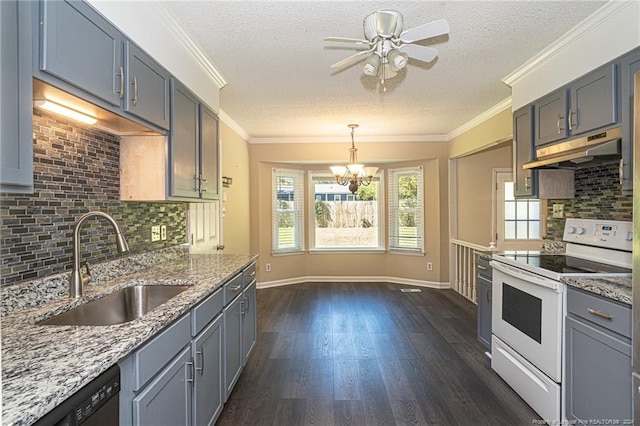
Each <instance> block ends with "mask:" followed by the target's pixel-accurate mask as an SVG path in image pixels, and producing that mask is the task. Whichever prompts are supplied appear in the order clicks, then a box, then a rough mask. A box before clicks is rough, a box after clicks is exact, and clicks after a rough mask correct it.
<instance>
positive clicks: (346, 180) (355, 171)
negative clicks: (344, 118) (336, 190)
mask: <svg viewBox="0 0 640 426" xmlns="http://www.w3.org/2000/svg"><path fill="white" fill-rule="evenodd" d="M349 128H350V129H351V148H349V164H347V165H346V166H331V167H330V168H331V173H333V175H334V176H335V177H336V182H338V184H339V185H344V186H347V185H349V191H351V193H352V194H355V193H356V192H357V191H358V187H360V186H368V185H369V184H370V183H371V179H373V176H374V175H375V174H376V172H377V171H378V168H377V167H365V166H364V164H360V163H358V148H356V146H355V143H354V141H353V134H354V132H355V130H356V129H357V128H358V125H357V124H349Z"/></svg>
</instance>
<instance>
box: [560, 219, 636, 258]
mask: <svg viewBox="0 0 640 426" xmlns="http://www.w3.org/2000/svg"><path fill="white" fill-rule="evenodd" d="M562 240H563V241H566V242H568V243H576V244H586V245H590V246H595V247H602V248H608V249H614V250H624V251H631V249H632V244H633V223H632V222H625V221H617V220H599V219H576V218H567V220H566V222H565V225H564V235H563V237H562Z"/></svg>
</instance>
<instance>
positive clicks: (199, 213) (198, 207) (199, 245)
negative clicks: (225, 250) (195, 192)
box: [187, 201, 222, 253]
mask: <svg viewBox="0 0 640 426" xmlns="http://www.w3.org/2000/svg"><path fill="white" fill-rule="evenodd" d="M220 223H221V221H220V203H219V202H217V201H216V202H213V203H190V204H189V220H188V223H187V228H188V233H187V235H188V237H189V251H190V252H191V253H214V252H215V251H216V250H217V248H218V246H220V245H222V236H221V230H220Z"/></svg>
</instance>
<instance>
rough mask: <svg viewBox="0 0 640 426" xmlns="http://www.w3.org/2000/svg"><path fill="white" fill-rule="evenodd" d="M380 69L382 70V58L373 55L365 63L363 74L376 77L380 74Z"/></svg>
mask: <svg viewBox="0 0 640 426" xmlns="http://www.w3.org/2000/svg"><path fill="white" fill-rule="evenodd" d="M378 68H380V56H378V55H376V54H373V55H371V56H370V57H369V59H367V60H366V61H365V63H364V68H363V69H362V72H364V73H365V75H370V76H375V75H377V74H378Z"/></svg>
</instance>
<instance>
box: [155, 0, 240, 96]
mask: <svg viewBox="0 0 640 426" xmlns="http://www.w3.org/2000/svg"><path fill="white" fill-rule="evenodd" d="M156 7H157V9H156V13H157V14H158V16H159V17H160V19H161V20H162V21H164V23H165V25H166V26H167V30H168V31H169V33H170V34H172V35H173V37H174V38H175V39H176V40H177V41H178V43H180V45H181V46H182V47H184V49H185V50H186V51H187V52H188V53H189V54H190V55H191V57H192V58H193V59H195V61H196V63H197V64H198V66H200V68H201V69H202V71H204V73H205V74H206V75H207V76H208V77H209V78H210V79H211V80H212V81H213V82H214V83H215V84H216V86H218V87H219V88H220V89H222V88H223V87H224V86H226V85H227V81H226V80H225V78H224V77H223V76H222V74H221V73H220V71H218V69H217V68H216V66H215V65H214V64H213V63H212V62H211V60H210V59H209V58H208V57H207V55H206V54H205V53H204V52H203V51H202V49H201V48H200V46H198V45H197V44H196V43H195V42H194V41H193V40H192V39H191V37H189V36H188V35H187V33H186V32H184V30H183V29H182V27H181V26H180V24H179V23H178V22H177V21H176V20H175V18H174V17H173V16H172V15H171V14H170V13H169V11H168V10H167V9H166V7H164V6H163V5H162V4H159V3H158V4H157V5H156Z"/></svg>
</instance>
